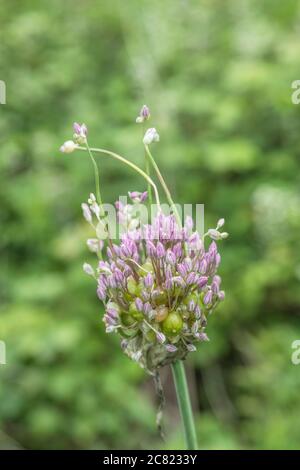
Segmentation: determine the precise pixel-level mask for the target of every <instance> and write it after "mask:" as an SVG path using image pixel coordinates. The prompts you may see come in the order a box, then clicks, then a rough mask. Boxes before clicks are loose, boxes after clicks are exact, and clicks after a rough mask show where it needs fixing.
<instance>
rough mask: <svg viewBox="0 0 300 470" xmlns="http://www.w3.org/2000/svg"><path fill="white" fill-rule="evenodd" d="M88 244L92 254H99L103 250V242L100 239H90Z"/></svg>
mask: <svg viewBox="0 0 300 470" xmlns="http://www.w3.org/2000/svg"><path fill="white" fill-rule="evenodd" d="M86 244H87V247H88V249H89V250H90V251H91V252H92V253H98V252H100V251H101V250H102V249H103V241H102V240H98V238H89V239H88V240H87V242H86Z"/></svg>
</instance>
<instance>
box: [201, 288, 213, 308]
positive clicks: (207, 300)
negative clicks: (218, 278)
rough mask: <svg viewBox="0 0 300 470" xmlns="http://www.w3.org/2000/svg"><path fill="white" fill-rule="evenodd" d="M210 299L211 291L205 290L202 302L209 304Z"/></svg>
mask: <svg viewBox="0 0 300 470" xmlns="http://www.w3.org/2000/svg"><path fill="white" fill-rule="evenodd" d="M211 301H212V291H211V290H209V291H207V292H206V294H205V296H204V298H203V302H204V304H205V305H209V304H210V303H211Z"/></svg>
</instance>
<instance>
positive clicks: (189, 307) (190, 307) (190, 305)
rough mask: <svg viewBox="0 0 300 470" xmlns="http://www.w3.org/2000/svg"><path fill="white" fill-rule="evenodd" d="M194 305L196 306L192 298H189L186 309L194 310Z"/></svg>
mask: <svg viewBox="0 0 300 470" xmlns="http://www.w3.org/2000/svg"><path fill="white" fill-rule="evenodd" d="M195 307H196V303H195V301H194V300H190V301H189V303H188V310H189V311H190V312H193V311H194V310H195Z"/></svg>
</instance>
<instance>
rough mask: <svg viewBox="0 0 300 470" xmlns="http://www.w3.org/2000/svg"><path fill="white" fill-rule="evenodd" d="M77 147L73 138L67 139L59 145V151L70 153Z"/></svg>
mask: <svg viewBox="0 0 300 470" xmlns="http://www.w3.org/2000/svg"><path fill="white" fill-rule="evenodd" d="M77 147H78V145H77V144H75V142H73V140H67V141H66V142H64V143H63V145H62V146H61V147H60V149H59V150H60V151H61V152H62V153H72V152H74V150H76V149H77Z"/></svg>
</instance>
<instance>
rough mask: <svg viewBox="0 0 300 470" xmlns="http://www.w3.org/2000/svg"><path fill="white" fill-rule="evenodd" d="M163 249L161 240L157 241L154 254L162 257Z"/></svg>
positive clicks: (163, 254)
mask: <svg viewBox="0 0 300 470" xmlns="http://www.w3.org/2000/svg"><path fill="white" fill-rule="evenodd" d="M165 253H166V251H165V249H164V246H163V244H162V243H161V242H157V245H156V256H157V257H158V258H163V257H164V256H165Z"/></svg>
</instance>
